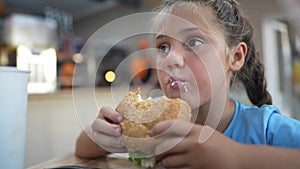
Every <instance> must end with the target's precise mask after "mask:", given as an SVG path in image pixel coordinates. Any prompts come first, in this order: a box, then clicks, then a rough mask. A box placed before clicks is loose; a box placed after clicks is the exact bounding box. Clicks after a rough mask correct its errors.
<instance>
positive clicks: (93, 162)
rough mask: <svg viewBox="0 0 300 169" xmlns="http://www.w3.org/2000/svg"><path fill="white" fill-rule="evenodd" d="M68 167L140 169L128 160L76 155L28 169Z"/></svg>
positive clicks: (55, 159)
mask: <svg viewBox="0 0 300 169" xmlns="http://www.w3.org/2000/svg"><path fill="white" fill-rule="evenodd" d="M66 165H80V166H87V167H95V168H100V169H124V168H125V169H126V168H127V169H129V168H133V169H140V168H137V167H135V166H134V164H132V163H130V162H129V161H127V159H121V158H112V157H102V158H96V159H82V158H79V157H77V156H75V155H74V153H70V154H67V155H65V156H62V157H58V158H54V159H52V160H49V161H46V162H44V163H41V164H37V165H35V166H32V167H30V168H28V169H45V168H51V167H58V166H66Z"/></svg>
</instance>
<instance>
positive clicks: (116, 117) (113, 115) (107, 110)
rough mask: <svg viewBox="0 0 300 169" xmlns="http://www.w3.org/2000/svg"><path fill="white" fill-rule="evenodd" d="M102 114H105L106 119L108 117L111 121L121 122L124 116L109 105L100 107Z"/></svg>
mask: <svg viewBox="0 0 300 169" xmlns="http://www.w3.org/2000/svg"><path fill="white" fill-rule="evenodd" d="M100 114H101V115H102V116H103V118H104V119H106V120H107V121H108V122H110V123H117V124H118V123H120V122H121V121H122V120H123V116H122V115H121V114H120V113H118V112H116V111H114V110H113V109H112V108H111V107H109V106H104V107H102V108H101V109H100ZM100 118H101V117H100Z"/></svg>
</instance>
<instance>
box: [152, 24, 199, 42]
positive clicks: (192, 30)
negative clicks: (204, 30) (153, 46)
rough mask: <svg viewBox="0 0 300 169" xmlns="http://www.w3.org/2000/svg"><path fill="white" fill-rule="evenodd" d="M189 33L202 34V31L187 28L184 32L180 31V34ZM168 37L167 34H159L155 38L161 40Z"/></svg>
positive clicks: (195, 28)
mask: <svg viewBox="0 0 300 169" xmlns="http://www.w3.org/2000/svg"><path fill="white" fill-rule="evenodd" d="M188 32H198V33H201V31H200V30H199V28H197V27H191V28H185V29H182V30H179V31H178V33H179V34H181V33H188ZM166 36H167V37H169V36H168V35H167V34H162V33H158V34H157V35H156V36H155V38H156V39H161V38H164V37H166Z"/></svg>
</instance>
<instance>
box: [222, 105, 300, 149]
mask: <svg viewBox="0 0 300 169" xmlns="http://www.w3.org/2000/svg"><path fill="white" fill-rule="evenodd" d="M235 105H236V108H235V113H234V116H233V118H232V121H231V122H230V124H229V126H228V127H227V129H226V130H225V132H224V135H225V136H227V137H229V138H231V139H233V140H235V141H237V142H240V143H244V144H264V145H271V146H277V147H289V148H300V121H297V120H295V119H293V118H290V117H286V116H283V115H281V113H280V111H279V110H278V109H277V108H276V107H274V106H272V105H264V106H261V107H257V106H248V105H246V104H244V103H242V102H239V101H235Z"/></svg>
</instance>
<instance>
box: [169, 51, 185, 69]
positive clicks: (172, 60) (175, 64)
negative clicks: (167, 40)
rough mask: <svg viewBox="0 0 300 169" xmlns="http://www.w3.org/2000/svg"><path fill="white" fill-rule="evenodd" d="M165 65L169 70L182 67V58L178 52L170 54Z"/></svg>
mask: <svg viewBox="0 0 300 169" xmlns="http://www.w3.org/2000/svg"><path fill="white" fill-rule="evenodd" d="M167 65H168V67H169V68H181V67H183V66H184V57H183V56H182V54H179V53H178V52H170V53H169V55H168V57H167Z"/></svg>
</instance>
